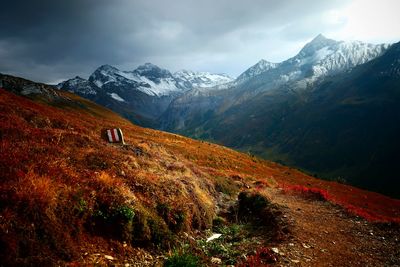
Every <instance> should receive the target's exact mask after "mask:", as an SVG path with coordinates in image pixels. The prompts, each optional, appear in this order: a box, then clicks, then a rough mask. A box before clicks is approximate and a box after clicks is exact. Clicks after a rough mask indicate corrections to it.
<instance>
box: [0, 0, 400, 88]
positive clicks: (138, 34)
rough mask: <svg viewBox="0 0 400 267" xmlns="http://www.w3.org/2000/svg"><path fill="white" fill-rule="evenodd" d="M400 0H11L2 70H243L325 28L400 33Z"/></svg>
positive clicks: (50, 75) (52, 74) (373, 35)
mask: <svg viewBox="0 0 400 267" xmlns="http://www.w3.org/2000/svg"><path fill="white" fill-rule="evenodd" d="M399 10H400V1H398V0H353V1H351V0H330V1H321V0H303V1H299V0H241V1H239V0H169V1H167V0H115V1H110V0H65V1H56V0H29V1H26V0H10V1H8V0H6V1H2V4H1V19H0V72H2V73H8V74H13V75H17V76H22V77H25V78H29V79H33V80H35V81H41V82H48V83H54V82H57V81H61V80H63V79H67V78H71V77H75V76H76V75H79V76H82V77H84V78H87V77H88V76H89V75H90V74H91V73H92V72H93V71H94V70H95V69H96V68H97V67H98V66H100V65H102V64H111V65H113V66H116V67H118V68H120V69H123V70H133V69H135V68H136V67H137V66H138V65H140V64H143V63H145V62H151V63H153V64H156V65H158V66H160V67H163V68H167V69H169V70H171V71H177V70H180V69H191V70H195V71H211V72H217V73H227V74H229V75H232V76H237V75H239V74H240V73H241V72H243V71H244V70H245V69H246V68H248V67H249V66H251V65H253V64H255V63H256V62H257V61H259V60H260V59H262V58H263V59H266V60H268V61H272V62H280V61H283V60H285V59H287V58H289V57H292V56H294V55H295V54H296V53H297V52H298V51H299V50H300V49H301V47H302V46H303V45H304V44H305V43H307V42H308V41H310V40H311V39H312V38H313V37H315V36H316V35H318V34H319V33H322V34H324V35H325V36H326V37H329V38H332V39H336V40H361V41H365V42H372V43H382V42H387V43H392V42H398V41H400V15H399V14H398V11H399Z"/></svg>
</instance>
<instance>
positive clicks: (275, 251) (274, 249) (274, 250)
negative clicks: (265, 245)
mask: <svg viewBox="0 0 400 267" xmlns="http://www.w3.org/2000/svg"><path fill="white" fill-rule="evenodd" d="M271 250H272V251H273V252H274V253H276V254H279V249H278V248H271Z"/></svg>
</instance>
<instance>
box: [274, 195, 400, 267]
mask: <svg viewBox="0 0 400 267" xmlns="http://www.w3.org/2000/svg"><path fill="white" fill-rule="evenodd" d="M267 194H268V195H269V196H270V198H271V199H272V200H273V202H275V203H277V204H280V205H284V206H287V207H288V209H287V214H286V215H285V216H287V218H288V220H289V221H291V222H292V224H293V238H291V239H289V240H288V241H286V242H284V243H281V244H279V245H278V249H279V253H280V254H281V257H280V260H279V262H278V263H277V265H278V266H279V265H282V266H400V231H399V229H398V228H396V229H395V228H393V227H385V226H382V225H376V224H372V223H368V222H366V221H364V220H361V219H358V218H354V217H352V216H349V215H348V214H346V213H345V211H343V209H341V208H340V207H338V206H335V205H332V204H331V203H329V202H324V201H317V200H310V199H306V198H304V197H301V196H296V195H288V194H283V193H282V192H280V191H278V190H276V189H267Z"/></svg>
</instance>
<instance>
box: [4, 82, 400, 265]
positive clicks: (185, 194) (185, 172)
mask: <svg viewBox="0 0 400 267" xmlns="http://www.w3.org/2000/svg"><path fill="white" fill-rule="evenodd" d="M62 94H63V96H64V97H65V98H66V99H68V101H71V103H73V105H72V104H71V105H68V104H64V105H63V106H62V107H56V105H55V104H54V103H52V102H49V103H47V102H45V101H43V99H41V100H40V101H32V100H29V99H27V98H24V97H20V96H16V95H14V94H12V93H9V92H7V91H5V90H3V89H0V175H1V177H0V179H1V180H0V247H1V249H0V257H1V259H2V261H3V263H4V264H5V265H8V264H13V265H29V264H30V265H59V264H61V265H62V264H65V263H68V262H76V261H78V262H79V261H84V260H83V259H82V255H84V254H85V253H96V252H99V251H103V252H107V253H108V254H111V255H113V256H116V255H117V256H118V257H119V258H124V257H128V255H129V253H130V252H132V251H134V250H135V249H136V248H149V249H154V248H169V247H171V246H173V245H174V244H175V242H176V239H177V237H178V234H179V233H182V232H191V231H193V230H203V229H206V228H210V227H211V224H212V220H213V218H214V217H215V216H216V210H215V203H216V201H217V198H218V195H219V193H218V192H224V193H227V194H234V193H235V192H236V191H239V190H242V189H247V188H248V187H249V186H253V185H254V186H257V187H262V186H270V187H277V185H278V184H283V183H285V184H286V187H287V188H290V189H293V190H299V191H301V192H304V193H306V194H312V195H316V194H317V195H319V196H320V197H322V198H326V199H327V200H329V201H332V202H334V203H336V204H339V205H341V206H343V207H345V208H346V209H348V210H349V211H351V212H353V213H355V214H357V215H360V216H363V217H364V218H366V219H371V218H372V219H373V220H377V221H395V222H399V220H400V201H398V200H394V199H391V198H388V197H385V196H383V195H380V194H376V193H371V192H367V191H363V190H360V189H356V188H353V187H350V186H345V185H341V184H337V183H333V182H326V181H321V180H317V179H315V178H312V177H310V176H307V175H306V174H303V173H301V172H299V171H296V170H293V169H290V168H287V167H283V166H280V165H278V164H275V163H271V162H267V161H263V160H258V159H256V160H255V159H254V158H252V157H250V156H249V155H246V154H242V153H239V152H236V151H233V150H231V149H228V148H225V147H221V146H218V145H215V144H210V143H207V142H201V141H195V140H192V139H189V138H185V137H181V136H178V135H174V134H169V133H164V132H160V131H155V130H150V129H145V128H141V127H137V126H134V125H132V124H131V123H130V122H128V121H127V120H125V119H122V118H121V117H119V116H118V115H116V114H115V113H113V112H111V111H109V110H107V109H105V108H102V107H99V106H97V105H95V104H93V103H91V102H90V101H86V100H83V99H82V98H79V97H77V96H75V95H72V94H69V93H62ZM43 102H44V103H43ZM114 127H117V128H121V129H122V130H123V132H124V136H125V141H126V143H127V145H125V146H122V145H111V144H108V143H107V142H106V141H105V140H104V139H102V137H101V131H102V129H104V128H114ZM257 181H259V182H257ZM308 187H311V189H309V188H308ZM294 188H298V189H294ZM306 188H308V189H306ZM111 248H113V250H111ZM256 255H257V254H256ZM260 255H261V254H260ZM260 255H259V256H260ZM255 260H257V259H255ZM86 263H87V262H86ZM250 266H251V265H250Z"/></svg>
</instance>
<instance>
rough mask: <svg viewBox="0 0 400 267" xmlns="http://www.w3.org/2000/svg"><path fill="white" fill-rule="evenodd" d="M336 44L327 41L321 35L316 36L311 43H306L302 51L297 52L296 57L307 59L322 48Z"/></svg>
mask: <svg viewBox="0 0 400 267" xmlns="http://www.w3.org/2000/svg"><path fill="white" fill-rule="evenodd" d="M337 43H338V42H337V41H335V40H332V39H328V38H326V37H325V36H323V35H322V34H319V35H317V36H316V37H315V38H314V39H312V40H311V42H309V43H307V44H306V45H305V46H304V47H303V49H301V51H300V52H299V54H298V55H297V57H307V56H310V55H312V54H314V53H315V52H316V51H318V50H320V49H322V48H324V47H331V46H334V45H336V44H337Z"/></svg>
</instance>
